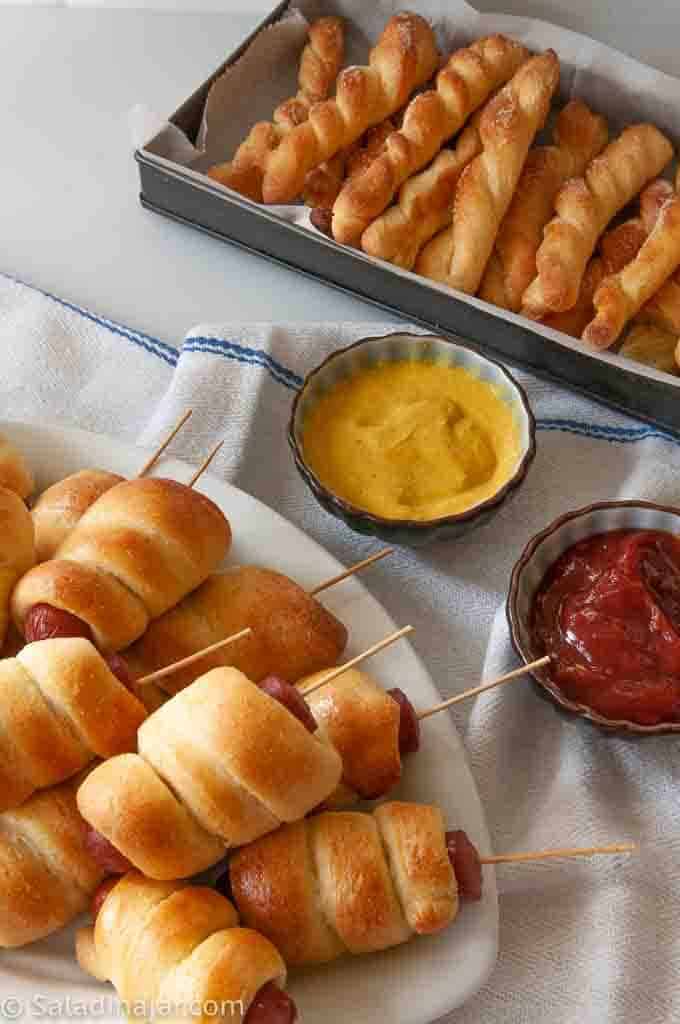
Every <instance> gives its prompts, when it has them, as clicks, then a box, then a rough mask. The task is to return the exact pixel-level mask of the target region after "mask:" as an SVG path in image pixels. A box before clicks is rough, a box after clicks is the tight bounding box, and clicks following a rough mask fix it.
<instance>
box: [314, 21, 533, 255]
mask: <svg viewBox="0 0 680 1024" xmlns="http://www.w3.org/2000/svg"><path fill="white" fill-rule="evenodd" d="M526 57H527V51H526V49H525V48H524V47H523V46H521V45H520V44H519V43H516V42H515V41H514V40H512V39H508V38H507V37H506V36H501V35H496V36H486V37H485V38H483V39H478V40H477V41H476V42H474V43H472V44H471V45H470V46H468V47H466V48H465V49H461V50H457V51H456V52H455V53H454V54H453V55H452V56H451V57H450V58H449V60H448V61H447V63H446V64H445V65H444V67H443V68H442V70H441V71H440V72H439V74H438V75H437V78H436V83H435V85H436V87H435V89H431V90H429V91H428V92H424V93H421V94H420V95H419V96H416V97H415V99H413V100H411V103H410V104H409V105H408V107H407V108H406V111H405V113H404V120H403V124H402V126H401V129H400V130H399V131H398V132H395V133H394V134H393V135H391V136H390V137H389V138H388V139H387V143H386V145H385V151H384V153H382V154H381V155H380V156H378V157H377V158H376V159H375V160H374V161H373V162H372V163H370V164H369V166H368V167H367V168H366V170H365V171H364V172H363V173H362V174H361V175H359V176H358V177H355V178H352V179H351V180H350V181H348V182H347V183H346V184H345V186H344V187H343V189H342V191H341V192H340V195H339V196H338V198H337V200H336V202H335V205H334V207H333V236H334V238H335V239H336V241H338V242H344V243H346V244H350V245H353V244H355V243H356V242H358V240H359V238H360V237H361V234H362V232H363V231H365V230H366V228H367V227H368V226H369V224H370V223H371V222H372V221H374V220H375V219H376V217H379V216H380V214H381V213H382V212H383V210H385V209H386V208H387V206H388V205H389V204H390V202H391V201H392V199H393V197H394V195H395V194H396V192H397V189H398V188H399V186H400V185H401V184H402V183H403V182H405V181H406V179H407V178H410V177H411V175H413V174H415V172H416V171H419V170H420V169H421V168H422V167H425V165H426V164H428V163H429V162H430V160H431V159H432V158H433V157H434V156H435V154H436V153H437V152H438V150H439V149H441V146H442V144H443V143H444V142H445V141H446V139H448V138H450V137H451V136H452V135H455V133H456V132H457V131H459V130H460V128H462V126H463V125H464V123H465V121H466V120H467V119H468V117H469V116H470V115H471V114H472V113H473V112H474V111H475V110H476V109H477V108H478V107H480V106H481V105H482V103H484V102H485V101H486V100H487V99H488V97H489V96H490V95H491V93H492V92H494V90H495V89H498V88H499V86H501V85H503V84H504V82H507V81H508V79H509V78H511V77H512V76H513V74H514V73H515V71H516V70H517V68H518V67H519V66H520V64H521V63H522V61H523V60H525V59H526Z"/></svg>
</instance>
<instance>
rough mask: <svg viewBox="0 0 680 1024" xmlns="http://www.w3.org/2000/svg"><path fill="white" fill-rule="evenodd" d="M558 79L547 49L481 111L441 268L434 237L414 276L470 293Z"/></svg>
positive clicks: (441, 244)
mask: <svg viewBox="0 0 680 1024" xmlns="http://www.w3.org/2000/svg"><path fill="white" fill-rule="evenodd" d="M559 77H560V67H559V61H558V59H557V55H556V54H555V53H554V51H552V50H547V51H546V52H545V53H543V54H541V55H540V56H538V57H532V58H531V59H530V60H528V61H526V62H525V63H524V64H523V65H522V66H521V67H520V69H519V71H517V72H516V73H515V75H514V76H513V78H511V79H510V81H509V82H508V84H507V85H506V86H504V87H503V89H501V91H500V92H499V93H498V94H497V95H496V96H495V97H494V98H493V99H492V100H491V101H490V102H489V103H488V104H487V106H486V107H485V108H484V111H483V113H482V117H481V119H480V122H479V134H480V137H481V140H482V147H483V148H482V152H481V153H480V154H479V156H477V157H475V159H474V160H473V161H472V163H470V164H469V165H468V166H467V167H466V168H465V170H464V171H463V173H462V174H461V176H460V180H459V181H458V185H457V186H456V194H455V198H454V204H453V220H452V224H451V227H450V228H447V229H446V231H445V232H443V235H444V239H445V240H446V243H447V245H446V248H447V249H448V250H449V252H450V255H449V252H447V253H446V254H445V256H444V260H443V265H442V264H441V263H440V260H441V258H442V250H443V248H444V242H443V241H442V240H441V238H439V241H437V239H436V238H435V239H433V242H431V243H430V244H429V245H428V246H426V247H425V248H424V249H423V250H422V251H421V253H420V256H419V257H418V260H417V262H416V272H418V273H421V274H423V275H424V276H425V277H430V278H433V279H434V280H439V281H443V282H444V283H445V284H448V285H450V287H452V288H456V289H458V290H459V291H462V292H467V293H468V294H470V295H474V294H475V292H476V291H477V289H478V288H479V285H480V282H481V280H482V276H483V274H484V269H485V267H486V264H487V262H488V260H489V257H490V256H491V253H492V250H493V246H494V242H495V240H496V236H497V234H498V230H499V228H500V224H501V221H502V220H503V217H504V216H505V214H506V213H507V210H508V207H509V205H510V202H511V201H512V197H513V195H514V192H515V189H516V187H517V182H518V181H519V177H520V175H521V173H522V168H523V166H524V162H525V160H526V158H527V154H528V152H529V147H530V146H531V143H532V141H533V139H534V137H535V135H536V133H537V132H538V131H539V130H540V129H541V128H542V127H543V124H544V122H545V119H546V117H547V116H548V112H549V110H550V101H551V99H552V96H553V93H554V92H555V90H556V88H557V86H558V84H559ZM435 243H436V245H435ZM430 246H434V250H433V249H430ZM433 251H434V254H435V256H436V259H433V258H432V254H433Z"/></svg>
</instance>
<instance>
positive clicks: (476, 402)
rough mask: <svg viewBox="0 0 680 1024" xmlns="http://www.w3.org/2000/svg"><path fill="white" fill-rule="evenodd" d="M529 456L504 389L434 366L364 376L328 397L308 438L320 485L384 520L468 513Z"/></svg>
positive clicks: (385, 368)
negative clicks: (521, 458)
mask: <svg viewBox="0 0 680 1024" xmlns="http://www.w3.org/2000/svg"><path fill="white" fill-rule="evenodd" d="M520 448H521V445H520V437H519V430H518V427H517V424H516V422H515V417H514V414H513V409H512V408H511V406H510V405H509V404H507V403H506V402H504V401H503V399H502V398H501V397H500V396H499V391H498V388H497V387H496V386H495V385H494V384H491V383H489V382H488V381H485V380H480V379H479V378H478V377H476V376H474V374H472V373H470V371H469V370H466V369H464V368H463V367H460V366H450V365H447V364H444V363H435V362H422V361H408V362H407V361H404V362H380V363H377V364H375V365H373V366H370V367H366V368H364V369H361V370H359V371H357V372H356V373H355V374H354V375H353V376H351V377H349V378H348V379H346V380H344V381H342V382H340V383H338V384H337V385H336V386H335V387H333V388H332V389H331V390H330V391H329V392H328V393H326V394H325V395H323V396H322V397H321V398H319V400H318V401H317V403H316V404H315V405H314V407H313V408H312V409H311V410H310V412H309V414H308V415H307V417H306V419H305V422H304V425H303V430H302V449H303V452H304V457H305V460H306V462H307V464H308V466H309V468H310V469H311V470H312V472H313V473H314V474H315V476H316V477H317V478H318V479H319V481H320V482H321V483H322V484H324V486H325V487H326V488H327V489H328V490H330V491H333V493H335V494H336V495H337V496H338V497H340V498H343V499H344V500H345V501H347V502H350V503H351V504H352V505H354V506H356V507H357V508H361V509H364V510H365V511H367V512H370V513H372V514H373V515H376V516H380V517H382V518H384V519H411V520H422V521H427V520H432V519H440V518H442V517H444V516H450V515H455V514H458V513H460V512H465V511H466V510H467V509H469V508H472V507H473V506H475V505H478V504H479V503H480V502H483V501H485V500H486V499H488V498H490V497H492V496H493V495H494V494H496V493H497V492H498V491H499V490H500V489H501V488H502V487H503V486H504V484H506V483H507V482H508V480H509V479H510V477H511V476H512V475H513V473H514V472H515V470H516V468H517V462H518V458H519V455H520Z"/></svg>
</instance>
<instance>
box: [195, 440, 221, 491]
mask: <svg viewBox="0 0 680 1024" xmlns="http://www.w3.org/2000/svg"><path fill="white" fill-rule="evenodd" d="M223 444H224V441H218V443H217V444H216V445H215V447H214V448H213V450H212V451H211V452H210V454H209V455H206V457H205V458H204V460H203V462H202V463H201V465H200V466H199V467H198V469H197V470H196V472H195V473H194V475H193V476H192V478H191V480H190V481H189V483H188V484H187V487H193V486H194V484H195V483H196V481H197V480H198V478H199V477H200V476H203V474H204V473H205V471H206V469H207V468H208V466H209V465H210V463H211V462H212V460H213V459H214V458H215V456H216V455H217V453H218V451H219V450H220V448H221V447H222V445H223Z"/></svg>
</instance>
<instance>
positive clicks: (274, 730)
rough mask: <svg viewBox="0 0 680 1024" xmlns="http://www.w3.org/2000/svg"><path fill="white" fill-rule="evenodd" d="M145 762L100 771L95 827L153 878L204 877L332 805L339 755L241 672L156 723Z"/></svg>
mask: <svg viewBox="0 0 680 1024" xmlns="http://www.w3.org/2000/svg"><path fill="white" fill-rule="evenodd" d="M138 750H139V754H128V755H123V756H122V757H118V758H112V759H110V760H109V761H106V762H104V764H101V765H98V767H97V768H96V769H95V770H94V772H93V773H92V774H91V775H90V776H89V777H88V778H87V779H86V781H85V783H84V784H83V786H82V787H81V789H80V791H79V793H78V806H79V807H80V811H81V813H82V815H83V817H84V818H85V820H86V821H87V822H88V823H89V824H90V825H91V826H92V828H93V829H95V830H96V831H97V832H98V833H100V834H101V835H102V836H104V837H105V839H106V840H107V841H108V842H109V843H111V844H112V845H113V846H114V847H115V848H116V849H117V850H118V851H119V852H120V853H122V854H123V855H124V856H125V857H126V858H127V859H128V860H129V861H130V863H131V864H132V865H134V867H136V868H138V869H139V870H140V871H143V872H144V874H146V875H148V876H149V877H151V878H158V879H166V880H167V879H175V878H185V877H188V876H189V875H192V874H196V873H197V872H198V871H202V870H204V869H205V868H208V867H210V866H211V865H212V864H215V863H217V861H218V860H220V859H221V857H223V856H224V853H225V850H226V849H227V848H229V847H234V846H240V845H242V844H243V843H247V842H250V841H251V840H253V839H255V838H257V837H258V836H261V835H264V834H265V833H267V832H270V831H272V830H273V829H276V828H277V827H278V825H279V824H280V823H281V822H288V821H295V820H296V819H298V818H301V817H303V815H305V814H307V813H309V811H311V810H312V809H313V808H314V807H316V806H317V805H318V804H319V803H321V802H322V801H323V800H325V799H326V798H327V797H328V796H329V795H330V793H332V792H333V790H334V789H335V787H336V786H337V784H338V782H339V780H340V776H341V773H342V762H341V760H340V756H339V754H338V753H337V752H336V751H335V750H334V749H333V748H332V747H331V746H330V744H329V743H328V742H327V741H326V740H325V738H324V737H323V735H322V734H316V733H315V734H312V733H310V732H309V731H308V729H307V728H306V727H305V726H304V725H303V724H302V723H301V722H300V721H298V719H297V718H296V717H295V716H294V715H293V714H291V713H290V712H289V711H288V710H287V709H286V708H285V707H283V706H282V705H281V704H280V703H279V702H278V701H277V700H275V699H274V698H273V697H270V696H269V695H268V694H266V693H264V692H263V691H262V690H261V689H260V688H258V686H256V685H255V684H254V683H252V682H250V680H249V679H247V678H246V677H245V676H244V675H243V674H242V673H241V672H238V671H237V670H236V669H230V668H221V669H213V670H212V671H211V672H208V673H207V674H206V675H204V676H202V677H201V678H200V679H198V680H196V682H194V683H193V684H192V685H191V686H190V687H187V689H185V690H183V691H182V692H181V693H179V694H177V696H175V697H174V698H172V700H170V701H168V702H167V703H166V704H164V705H163V707H161V708H159V710H158V711H156V712H154V714H153V715H151V716H150V717H149V718H148V719H147V720H146V722H145V723H144V725H143V726H142V728H141V729H140V730H139V734H138Z"/></svg>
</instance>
